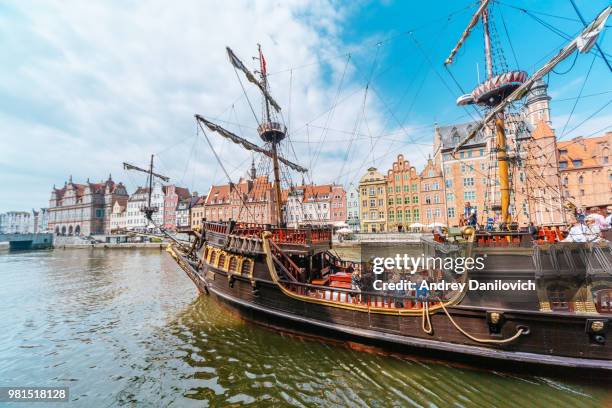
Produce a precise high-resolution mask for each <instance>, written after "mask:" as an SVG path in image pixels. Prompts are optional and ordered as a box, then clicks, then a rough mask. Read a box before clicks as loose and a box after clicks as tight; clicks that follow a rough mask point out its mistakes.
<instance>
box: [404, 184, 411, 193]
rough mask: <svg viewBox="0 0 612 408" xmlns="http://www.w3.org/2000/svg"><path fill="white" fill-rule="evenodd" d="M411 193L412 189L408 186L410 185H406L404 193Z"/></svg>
mask: <svg viewBox="0 0 612 408" xmlns="http://www.w3.org/2000/svg"><path fill="white" fill-rule="evenodd" d="M409 191H410V187H409V186H408V184H406V185H405V186H404V193H407V192H409Z"/></svg>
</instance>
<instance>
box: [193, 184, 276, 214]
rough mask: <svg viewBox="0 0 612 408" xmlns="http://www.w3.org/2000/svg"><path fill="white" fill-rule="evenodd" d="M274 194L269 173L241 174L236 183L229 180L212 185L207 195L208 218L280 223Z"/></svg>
mask: <svg viewBox="0 0 612 408" xmlns="http://www.w3.org/2000/svg"><path fill="white" fill-rule="evenodd" d="M274 196H275V194H274V191H273V183H271V182H270V181H269V180H268V177H267V176H260V177H250V178H248V179H243V178H241V179H240V181H239V182H238V183H236V184H235V185H234V187H231V186H230V185H229V184H224V185H219V186H212V187H211V188H210V190H209V191H208V194H207V196H206V203H205V204H204V218H206V219H207V220H208V221H229V220H234V221H240V222H252V223H258V224H277V219H276V218H277V216H276V211H274V208H276V207H275V206H274V204H275V198H274Z"/></svg>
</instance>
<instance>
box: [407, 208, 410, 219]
mask: <svg viewBox="0 0 612 408" xmlns="http://www.w3.org/2000/svg"><path fill="white" fill-rule="evenodd" d="M406 221H410V209H409V208H406Z"/></svg>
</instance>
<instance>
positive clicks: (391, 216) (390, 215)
mask: <svg viewBox="0 0 612 408" xmlns="http://www.w3.org/2000/svg"><path fill="white" fill-rule="evenodd" d="M398 216H399V215H398ZM394 220H395V215H394V213H393V210H391V211H389V221H391V222H393V221H394Z"/></svg>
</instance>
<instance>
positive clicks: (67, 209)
mask: <svg viewBox="0 0 612 408" xmlns="http://www.w3.org/2000/svg"><path fill="white" fill-rule="evenodd" d="M127 197H128V194H127V191H126V189H125V187H124V185H123V184H122V183H115V182H114V181H113V180H112V177H111V176H109V177H108V179H107V180H106V181H105V182H104V181H102V182H100V183H90V182H89V180H87V182H86V183H85V184H78V183H74V182H73V181H72V176H71V177H70V179H69V180H68V181H67V182H65V183H64V186H63V187H62V188H59V189H58V188H55V186H54V187H53V189H52V191H51V198H50V200H49V221H48V228H49V229H50V230H51V231H53V232H54V233H55V234H56V235H84V236H88V235H92V234H104V233H108V232H110V213H111V211H112V207H113V205H114V203H115V202H116V201H117V200H119V201H125V200H127Z"/></svg>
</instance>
